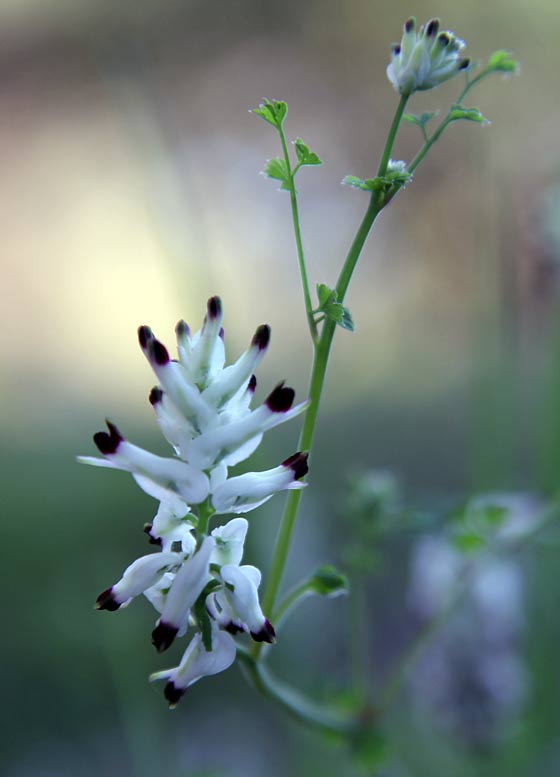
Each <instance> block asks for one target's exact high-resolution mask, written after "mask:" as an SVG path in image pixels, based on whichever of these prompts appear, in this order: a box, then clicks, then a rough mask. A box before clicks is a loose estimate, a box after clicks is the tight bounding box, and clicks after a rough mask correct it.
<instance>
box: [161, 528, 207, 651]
mask: <svg viewBox="0 0 560 777" xmlns="http://www.w3.org/2000/svg"><path fill="white" fill-rule="evenodd" d="M213 550H214V538H213V537H206V539H205V540H204V542H203V543H202V545H201V546H200V548H199V550H198V551H197V552H196V553H195V554H194V555H193V556H191V557H190V558H189V559H188V560H187V561H185V562H184V563H183V564H182V565H181V566H180V568H179V570H178V572H177V574H176V575H175V578H174V580H173V582H172V584H171V588H170V589H169V593H168V594H167V596H166V598H165V604H164V605H163V609H162V611H161V617H160V618H159V620H158V622H157V625H156V627H155V629H154V630H153V631H152V644H153V645H154V647H155V648H156V650H157V651H158V653H162V652H163V651H164V650H167V648H168V647H169V646H170V645H171V644H172V642H173V640H174V639H175V637H176V636H177V634H183V633H185V632H186V630H187V625H188V622H189V615H190V610H191V607H192V606H193V605H194V603H195V602H196V600H197V599H198V597H199V595H200V594H201V593H202V589H203V588H204V586H205V585H206V583H207V582H208V581H209V579H210V573H209V566H210V556H211V555H212V551H213Z"/></svg>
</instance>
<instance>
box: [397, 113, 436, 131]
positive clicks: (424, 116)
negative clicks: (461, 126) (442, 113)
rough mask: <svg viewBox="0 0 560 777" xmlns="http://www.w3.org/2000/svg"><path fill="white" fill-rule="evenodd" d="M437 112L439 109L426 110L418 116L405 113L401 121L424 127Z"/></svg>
mask: <svg viewBox="0 0 560 777" xmlns="http://www.w3.org/2000/svg"><path fill="white" fill-rule="evenodd" d="M438 113H439V111H426V112H425V113H421V114H420V116H417V115H416V114H415V113H405V114H404V116H403V121H407V122H408V123H409V124H414V125H415V126H416V127H420V129H425V128H426V124H427V123H428V122H429V121H430V120H431V119H433V118H434V116H437V115H438Z"/></svg>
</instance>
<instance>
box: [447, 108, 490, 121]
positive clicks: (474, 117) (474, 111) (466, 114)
mask: <svg viewBox="0 0 560 777" xmlns="http://www.w3.org/2000/svg"><path fill="white" fill-rule="evenodd" d="M461 119H465V120H466V121H474V122H476V123H477V124H482V125H485V124H490V122H489V121H488V119H487V118H486V117H485V116H483V115H482V113H481V112H480V111H479V110H478V108H465V107H464V106H462V105H457V104H456V105H452V106H451V111H450V112H449V122H452V121H460V120H461Z"/></svg>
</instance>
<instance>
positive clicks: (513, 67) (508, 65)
mask: <svg viewBox="0 0 560 777" xmlns="http://www.w3.org/2000/svg"><path fill="white" fill-rule="evenodd" d="M486 68H487V70H489V71H494V72H496V73H518V72H519V62H518V60H517V59H515V57H514V56H513V54H512V53H511V51H504V50H500V51H495V52H494V53H493V54H490V58H489V59H488V64H487V66H486Z"/></svg>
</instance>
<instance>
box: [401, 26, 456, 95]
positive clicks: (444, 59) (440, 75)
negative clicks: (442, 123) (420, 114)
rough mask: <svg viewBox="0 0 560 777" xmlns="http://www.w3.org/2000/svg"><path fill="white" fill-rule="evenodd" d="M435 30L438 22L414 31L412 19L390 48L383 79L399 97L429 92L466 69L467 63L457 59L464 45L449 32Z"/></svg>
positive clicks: (437, 28)
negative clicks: (386, 78) (389, 83)
mask: <svg viewBox="0 0 560 777" xmlns="http://www.w3.org/2000/svg"><path fill="white" fill-rule="evenodd" d="M439 27H440V21H439V19H431V21H429V22H427V23H426V24H425V25H422V26H421V27H420V28H418V29H417V28H416V20H415V19H414V17H412V18H410V19H408V21H407V22H405V25H404V31H403V36H402V39H401V42H400V43H394V44H393V46H392V49H391V62H390V63H389V66H388V67H387V77H388V78H389V81H390V82H391V83H392V85H393V86H394V88H395V89H396V91H397V92H399V93H400V94H402V95H407V96H408V95H410V94H412V93H413V92H416V91H423V90H426V89H433V88H434V87H435V86H438V85H439V84H441V83H443V82H444V81H448V80H449V79H450V78H453V76H455V75H457V73H459V72H460V71H461V70H465V69H466V68H468V66H469V64H470V60H469V59H467V58H465V57H463V56H462V55H461V52H462V50H463V49H464V47H465V43H464V41H462V40H461V39H460V38H457V37H456V36H455V35H454V34H453V33H452V32H449V31H443V32H439Z"/></svg>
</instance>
